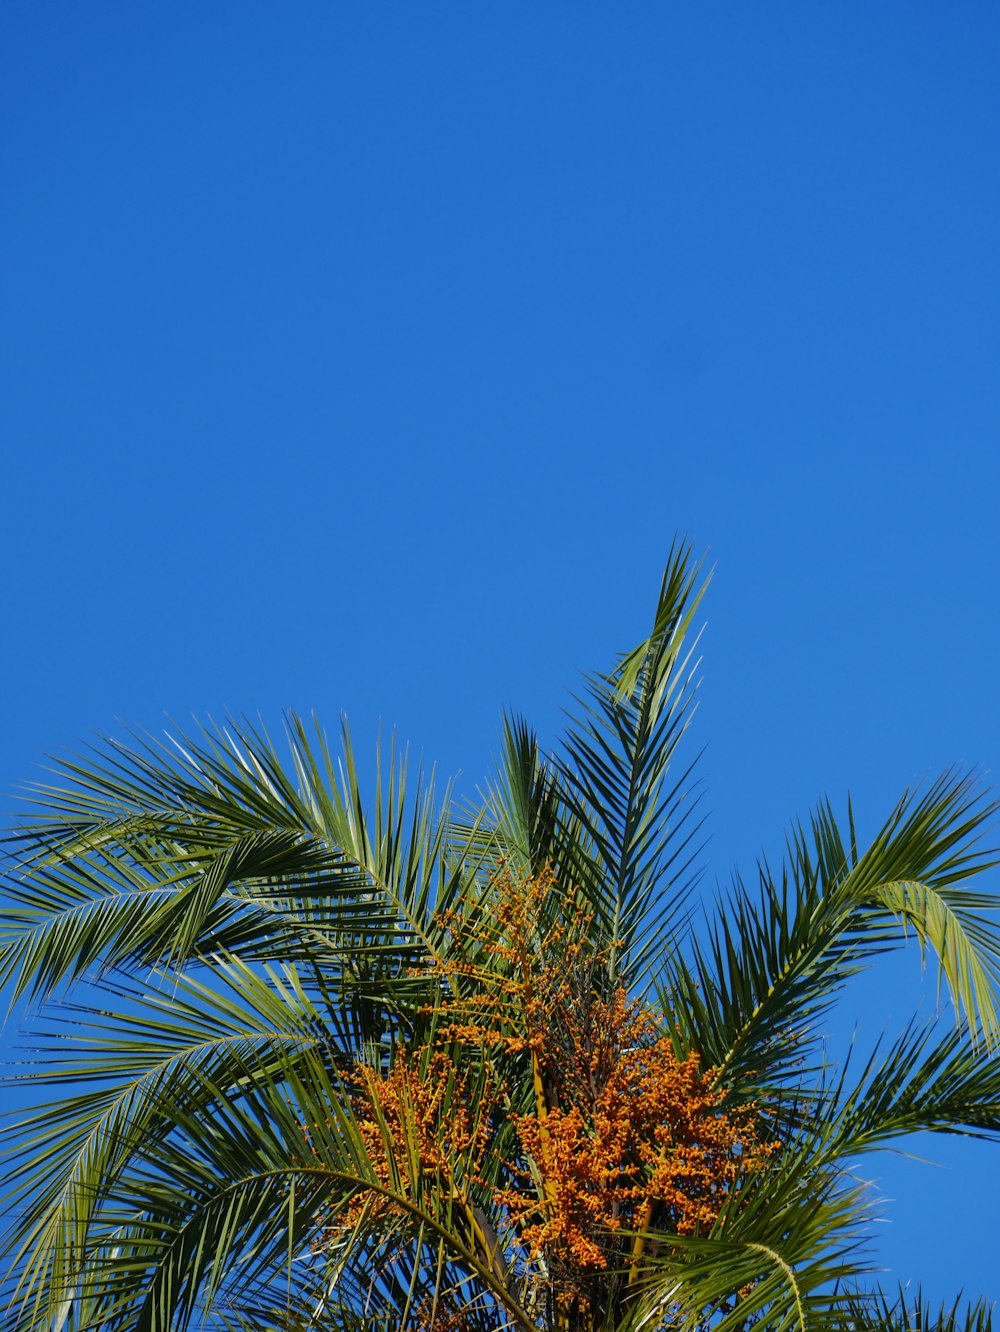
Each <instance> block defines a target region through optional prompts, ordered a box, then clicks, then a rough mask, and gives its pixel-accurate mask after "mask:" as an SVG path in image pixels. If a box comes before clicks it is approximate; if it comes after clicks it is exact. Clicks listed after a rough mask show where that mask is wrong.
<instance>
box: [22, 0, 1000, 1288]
mask: <svg viewBox="0 0 1000 1332" xmlns="http://www.w3.org/2000/svg"><path fill="white" fill-rule="evenodd" d="M998 43H1000V14H998V11H997V10H996V9H995V7H993V6H990V5H987V4H977V3H969V4H962V5H955V6H943V5H932V4H921V3H909V4H905V5H904V4H892V3H887V4H884V5H879V6H865V5H860V4H836V5H835V4H827V5H811V6H804V5H803V6H800V5H793V4H790V3H785V4H776V3H759V4H756V5H737V4H694V3H690V4H689V3H683V4H682V3H677V4H671V5H664V4H659V5H657V4H651V3H635V4H629V5H596V4H585V3H580V4H573V5H570V4H558V3H547V4H541V5H530V6H529V5H513V6H496V5H495V6H489V7H487V6H485V5H459V4H450V5H445V4H424V5H402V4H383V5H354V6H347V5H340V6H334V5H320V4H315V3H303V4H300V5H296V6H269V5H263V4H254V3H240V4H235V3H233V4H230V3H221V2H218V3H215V4H213V5H211V6H205V5H196V4H193V3H183V2H179V3H174V4H171V5H169V6H164V5H152V4H146V3H134V4H131V5H128V6H122V5H112V4H105V3H99V2H98V0H91V3H88V4H87V5H78V6H73V5H68V4H67V5H54V4H49V5H41V4H30V3H27V2H26V0H18V2H17V3H12V4H8V5H7V6H6V7H5V9H4V12H3V15H2V16H0V124H2V125H3V126H4V131H3V135H2V141H0V192H2V206H0V262H2V271H0V342H2V345H0V390H2V391H0V438H2V439H3V441H4V450H3V458H4V462H3V491H2V494H3V510H2V512H3V523H2V528H0V542H2V559H3V565H2V567H3V570H4V577H3V580H2V589H0V597H2V599H3V623H4V626H5V639H6V648H5V651H4V653H3V656H2V659H0V673H2V683H3V690H2V697H3V699H4V719H3V720H4V724H3V727H2V732H0V780H2V782H3V785H4V787H5V788H6V789H11V788H12V787H14V786H15V785H16V783H18V782H19V781H21V780H23V779H25V778H27V777H30V776H31V775H32V771H33V766H34V765H35V764H36V762H37V761H38V760H39V758H40V757H41V755H42V754H43V753H44V752H46V751H49V752H62V753H65V752H66V751H67V750H68V749H71V748H72V747H74V745H76V744H77V743H78V742H79V741H80V740H85V739H86V738H88V737H89V736H91V735H92V734H93V733H94V732H95V731H107V730H109V729H113V727H114V726H115V719H116V718H122V719H124V720H125V721H127V722H128V723H131V724H133V725H138V726H144V727H149V728H151V729H155V728H159V727H160V726H162V725H163V718H164V714H165V713H168V714H170V715H172V716H173V717H176V718H178V719H180V720H182V721H183V720H184V719H186V718H188V717H190V716H191V715H192V714H196V715H198V716H204V715H205V714H206V713H213V714H215V715H216V716H219V715H221V714H224V713H225V712H226V711H227V710H228V711H232V712H235V713H240V712H244V711H245V712H250V713H254V714H256V713H257V712H258V711H262V712H263V713H264V715H265V717H267V718H268V719H270V720H271V721H274V720H275V719H277V718H278V717H279V716H280V712H281V709H282V708H285V707H289V706H291V707H295V708H298V709H301V710H306V711H308V710H310V709H314V708H315V709H316V711H317V712H318V713H319V714H320V716H321V717H322V718H323V719H324V720H325V721H326V723H327V725H328V726H331V727H334V726H335V725H336V718H337V714H338V711H339V710H340V709H346V710H347V712H348V713H349V714H350V717H351V722H352V727H353V729H354V732H355V737H356V739H357V740H358V742H359V744H360V745H361V746H362V747H363V746H364V744H365V742H366V739H367V738H371V739H373V738H374V735H375V731H376V728H377V726H378V724H379V720H380V719H381V721H382V723H383V725H384V726H385V727H386V728H392V727H395V728H396V729H397V731H398V732H399V734H400V736H401V737H404V738H406V739H409V741H410V742H411V744H412V745H413V747H414V748H415V749H416V750H417V751H418V752H421V753H423V754H424V755H425V756H426V758H427V760H428V761H436V762H437V764H438V767H439V771H440V772H442V773H445V774H452V773H455V772H457V771H459V770H461V772H462V774H463V776H462V779H461V780H462V783H463V784H464V789H466V790H468V791H470V792H471V791H472V790H473V789H474V787H475V784H476V782H477V781H478V780H479V779H480V778H481V776H482V775H483V774H484V772H485V771H486V769H487V768H488V765H489V761H490V755H491V752H493V751H494V750H495V747H496V730H497V721H498V717H499V713H500V709H501V708H502V707H504V706H509V707H513V708H517V709H520V710H523V711H525V712H527V713H528V714H529V715H530V716H531V717H532V718H533V719H535V721H536V722H537V724H538V725H539V727H540V728H541V730H542V732H543V735H546V736H548V737H550V738H554V737H555V735H556V733H557V731H558V727H559V724H560V712H559V709H560V706H561V705H562V703H563V702H564V701H565V697H566V690H567V689H569V688H572V687H573V686H574V684H575V683H576V681H577V680H578V678H579V677H578V672H579V671H580V670H581V669H590V668H593V667H600V666H602V665H604V664H607V663H608V662H609V661H610V660H611V658H612V656H613V654H614V653H615V652H616V651H617V650H619V649H622V648H625V647H628V646H631V645H632V642H633V641H635V640H637V639H638V638H639V637H640V636H642V634H643V633H644V631H645V628H646V618H647V615H648V613H649V609H650V607H651V604H652V598H653V595H654V593H655V590H656V586H657V584H658V578H659V574H660V571H661V569H662V565H663V561H664V559H665V555H666V552H667V549H668V547H669V545H670V541H671V538H672V536H673V534H674V533H675V532H677V531H682V532H687V533H689V534H690V536H691V537H692V539H693V541H694V542H695V544H696V546H697V547H698V548H699V549H707V550H708V551H709V559H710V562H714V563H715V564H716V565H717V572H716V576H715V580H714V582H713V587H712V591H711V593H710V595H709V598H708V600H707V603H706V617H707V619H708V622H709V623H708V628H707V631H706V634H705V637H704V640H703V643H704V680H705V684H704V700H703V703H702V706H701V710H700V714H699V718H698V721H697V727H698V741H699V742H701V743H704V744H705V745H706V746H707V749H706V753H705V756H704V759H703V763H702V773H703V776H704V779H705V786H706V793H707V795H706V805H707V808H708V809H709V810H710V819H709V830H710V833H711V838H712V840H711V843H710V846H709V850H708V871H707V877H706V884H707V887H708V888H711V887H712V886H713V884H714V883H715V881H716V880H718V881H723V880H725V879H726V877H727V876H728V874H729V872H730V870H731V868H732V867H733V866H734V865H736V864H740V865H741V866H743V867H744V868H747V869H749V868H750V867H751V866H752V863H753V860H754V858H755V856H756V854H757V853H758V851H759V850H761V849H762V848H764V849H767V850H769V851H770V852H771V853H772V854H773V853H774V852H776V851H777V850H778V849H779V848H780V846H781V839H782V833H783V830H784V828H785V827H786V825H787V823H788V820H789V819H790V818H791V817H792V816H794V815H798V814H803V813H805V812H807V811H808V809H809V807H810V806H811V805H812V804H813V803H814V802H815V801H816V800H817V798H819V797H820V796H821V795H822V794H823V793H824V792H829V793H830V794H831V796H832V797H834V799H835V800H842V799H843V797H844V795H845V793H846V791H847V790H848V789H850V790H851V791H852V793H853V795H854V797H855V800H856V806H857V810H858V813H859V818H860V821H861V823H862V826H863V827H865V828H867V829H868V830H869V831H874V828H875V826H876V825H877V823H878V822H879V821H880V820H881V818H882V817H883V815H884V814H885V813H886V812H887V810H888V808H889V806H890V805H891V804H892V802H893V801H894V800H895V798H896V797H897V796H898V794H899V793H900V792H901V790H902V789H903V788H904V787H905V786H906V785H908V784H910V783H912V782H913V781H914V780H919V779H920V778H922V777H926V776H927V775H929V774H933V773H936V772H937V771H938V770H940V769H941V768H942V767H945V766H947V765H950V764H952V763H960V764H964V765H967V766H972V767H975V768H978V769H980V770H982V771H983V772H984V773H985V775H986V778H987V780H992V781H994V782H996V781H997V780H998V776H997V774H998V771H1000V717H998V709H997V703H996V695H997V689H996V679H997V670H996V660H997V649H998V645H1000V629H998V617H997V611H998V596H997V573H998V563H1000V536H998V523H997V517H998V514H997V505H998V500H997V497H998V489H1000V487H998V482H1000V462H998V445H1000V393H998V387H997V385H998V374H997V371H998V368H1000V367H998V362H1000V299H998V298H1000V245H998V243H997V237H998V236H1000V170H998V169H997V168H998V131H1000V81H998V80H997V77H996V52H997V50H998ZM907 962H908V964H909V965H908V966H905V967H903V968H898V967H896V968H893V969H892V970H890V971H889V973H888V976H887V978H886V979H885V980H883V981H882V982H877V981H876V982H872V983H870V984H868V985H866V986H865V988H864V989H863V990H862V991H860V992H859V994H858V996H857V1004H858V1005H859V1013H858V1016H859V1017H860V1018H861V1019H862V1020H863V1021H864V1022H865V1023H866V1024H867V1027H868V1029H869V1030H874V1031H876V1032H877V1031H878V1030H881V1027H882V1025H884V1024H885V1023H886V1022H889V1023H891V1022H892V1020H893V1019H894V1018H896V1019H898V1018H899V1017H900V1016H902V1015H903V1014H904V1013H905V1010H906V1005H907V1003H908V1002H909V1001H910V999H916V998H917V997H919V993H920V984H919V976H918V963H917V960H916V959H915V958H908V959H907ZM908 987H909V988H908ZM860 1010H863V1011H860ZM928 1152H929V1153H931V1154H933V1156H934V1158H935V1159H936V1160H938V1161H941V1162H944V1163H945V1168H943V1169H937V1168H934V1167H931V1166H909V1167H906V1168H904V1167H902V1166H899V1165H895V1164H891V1163H890V1164H887V1165H886V1166H885V1167H884V1168H883V1167H882V1166H881V1165H880V1166H879V1167H878V1171H877V1173H878V1174H879V1176H880V1179H881V1180H882V1185H883V1188H884V1189H885V1190H886V1191H887V1192H889V1193H891V1195H892V1196H893V1197H894V1198H895V1199H896V1200H897V1201H896V1203H895V1204H893V1205H892V1206H891V1207H890V1208H889V1211H888V1215H889V1216H890V1219H891V1224H890V1225H888V1226H886V1227H885V1228H884V1229H885V1233H884V1238H882V1239H881V1240H880V1245H881V1249H880V1251H881V1252H882V1254H883V1256H884V1260H885V1261H886V1263H887V1264H888V1265H890V1266H891V1267H892V1268H893V1269H894V1270H895V1271H896V1272H897V1273H898V1274H899V1275H900V1276H902V1277H904V1278H915V1279H919V1278H922V1279H923V1280H924V1281H925V1283H926V1284H927V1285H928V1286H929V1287H930V1288H931V1290H932V1291H933V1292H934V1293H935V1294H937V1293H940V1294H941V1295H944V1294H946V1293H948V1292H949V1291H950V1290H952V1289H953V1288H958V1287H959V1286H964V1287H965V1288H966V1289H967V1290H968V1291H969V1292H970V1293H984V1294H992V1295H994V1296H998V1297H1000V1288H998V1287H997V1284H996V1257H995V1234H996V1229H997V1226H998V1224H1000V1201H998V1200H1000V1155H998V1154H997V1152H996V1151H994V1150H991V1148H990V1147H989V1146H984V1145H981V1144H980V1145H973V1146H972V1147H968V1146H958V1147H956V1146H954V1145H949V1144H948V1143H945V1144H941V1143H939V1142H933V1143H931V1144H930V1145H929V1147H928Z"/></svg>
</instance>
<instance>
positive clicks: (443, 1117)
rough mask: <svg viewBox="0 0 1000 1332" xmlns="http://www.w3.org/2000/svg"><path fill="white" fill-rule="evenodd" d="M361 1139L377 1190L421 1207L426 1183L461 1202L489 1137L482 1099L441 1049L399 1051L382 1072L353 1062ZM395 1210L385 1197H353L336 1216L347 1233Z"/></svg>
mask: <svg viewBox="0 0 1000 1332" xmlns="http://www.w3.org/2000/svg"><path fill="white" fill-rule="evenodd" d="M350 1099H351V1106H352V1109H353V1111H354V1116H355V1121H356V1124H357V1127H358V1131H359V1134H360V1136H361V1139H362V1141H363V1143H364V1146H365V1150H366V1152H367V1154H368V1158H369V1160H370V1161H371V1163H372V1166H373V1168H374V1174H375V1176H376V1178H377V1179H378V1182H379V1184H381V1185H382V1187H383V1188H385V1189H390V1190H393V1191H399V1190H400V1189H402V1191H403V1193H404V1195H405V1196H406V1197H407V1198H408V1199H409V1200H411V1201H413V1202H414V1203H417V1204H418V1205H419V1203H420V1200H421V1192H422V1190H423V1189H424V1188H425V1187H426V1185H427V1184H428V1183H431V1184H432V1185H433V1187H435V1188H436V1189H441V1188H444V1189H445V1190H447V1196H452V1194H454V1195H455V1196H456V1197H459V1196H464V1193H465V1192H467V1190H468V1188H469V1186H470V1185H472V1184H478V1183H480V1182H481V1173H480V1172H481V1166H482V1161H483V1157H484V1155H485V1152H486V1147H487V1143H488V1140H489V1133H490V1113H489V1111H490V1107H489V1104H488V1096H483V1095H478V1096H473V1095H471V1094H470V1092H469V1087H468V1084H467V1081H466V1079H465V1078H464V1077H463V1076H462V1074H461V1073H460V1072H459V1070H458V1069H457V1067H456V1066H455V1063H454V1061H453V1060H452V1059H451V1058H450V1056H449V1055H448V1054H447V1053H445V1052H444V1051H442V1050H428V1051H424V1052H422V1056H421V1055H420V1054H410V1053H408V1052H407V1051H406V1050H405V1049H400V1050H399V1051H398V1052H397V1054H396V1057H395V1059H394V1061H393V1063H392V1067H391V1068H390V1069H389V1070H388V1072H387V1073H384V1074H383V1073H382V1072H380V1071H379V1070H378V1069H375V1068H372V1067H370V1066H369V1065H366V1064H359V1065H358V1066H357V1070H356V1083H355V1085H354V1087H353V1088H352V1089H351V1092H350ZM393 1210H396V1209H395V1208H394V1205H393V1204H392V1202H391V1201H390V1200H389V1199H388V1198H386V1197H385V1196H383V1195H373V1194H370V1193H365V1194H359V1195H358V1196H357V1197H356V1198H355V1199H354V1201H353V1202H352V1203H351V1204H350V1206H349V1207H348V1208H347V1209H346V1210H345V1211H344V1212H342V1213H341V1215H340V1216H339V1218H338V1224H339V1225H340V1226H350V1227H353V1226H354V1225H355V1224H356V1223H357V1222H358V1221H359V1220H360V1219H361V1217H362V1216H365V1217H366V1218H368V1219H371V1218H373V1217H376V1216H379V1215H382V1214H385V1213H386V1212H387V1211H393Z"/></svg>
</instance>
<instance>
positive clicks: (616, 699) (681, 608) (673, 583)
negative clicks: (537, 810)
mask: <svg viewBox="0 0 1000 1332" xmlns="http://www.w3.org/2000/svg"><path fill="white" fill-rule="evenodd" d="M701 570H702V564H701V563H700V562H699V563H697V564H695V563H694V562H693V561H692V557H691V547H690V545H687V546H685V545H681V544H679V543H675V545H674V546H673V547H672V549H671V552H670V556H669V559H668V561H667V567H666V570H665V572H664V575H663V581H662V583H661V586H660V594H659V597H658V598H657V603H656V611H655V614H654V617H653V626H652V630H651V632H650V634H649V636H648V637H647V638H645V639H643V641H642V642H641V643H639V644H638V645H637V646H636V647H634V648H633V649H632V650H631V652H627V653H625V655H624V656H623V657H622V658H621V659H620V661H619V662H618V664H617V666H616V667H615V668H614V670H612V671H611V672H610V674H606V675H605V674H598V675H593V676H590V677H589V678H588V680H587V692H586V695H585V696H584V698H582V699H580V700H579V703H580V705H581V709H582V710H581V712H580V713H579V715H578V716H576V717H575V718H572V719H571V724H570V728H569V731H568V733H567V736H566V739H565V757H564V758H563V760H562V762H561V764H560V770H561V774H562V777H563V780H564V784H565V786H566V789H567V793H568V795H567V800H568V803H569V804H570V805H571V806H572V808H573V809H574V812H575V813H576V815H577V817H578V818H579V821H580V823H581V824H582V825H583V828H584V829H585V831H586V834H587V836H588V837H589V838H590V839H591V840H592V842H593V844H594V847H595V850H596V859H597V862H598V866H599V870H600V881H599V882H595V883H593V884H591V885H589V888H590V891H591V893H592V895H593V897H594V899H595V901H594V905H595V908H596V910H597V921H598V923H599V925H600V927H602V928H603V930H605V931H606V933H607V937H608V939H609V941H611V962H610V967H611V973H612V975H613V976H614V975H615V974H618V973H621V974H622V975H623V976H624V975H625V974H626V973H627V974H629V975H632V976H637V975H638V974H640V973H641V972H642V970H643V969H644V968H645V967H646V966H648V965H649V963H650V961H651V959H652V956H653V953H654V949H655V948H656V947H657V944H658V943H659V942H660V941H661V940H662V938H663V936H664V935H665V934H667V933H669V929H670V926H671V924H673V923H675V917H676V912H677V909H678V907H679V905H680V904H681V902H682V901H683V898H684V896H685V895H686V891H687V890H688V888H689V887H690V886H691V867H692V862H693V859H694V856H695V855H696V854H697V847H696V846H693V845H692V843H693V838H694V835H695V833H696V831H697V825H695V826H692V818H691V816H692V813H693V810H694V807H695V804H696V801H695V799H694V798H693V795H692V790H691V766H690V765H688V766H687V767H685V768H684V769H683V770H682V771H681V772H680V773H679V774H675V773H674V772H673V771H672V761H673V759H674V756H675V753H676V751H677V747H678V744H679V743H680V740H681V737H682V736H683V734H684V732H685V730H686V729H687V726H688V723H689V721H690V719H691V713H692V711H693V708H694V701H695V691H696V689H697V679H696V671H697V667H698V661H697V659H696V658H695V655H694V654H695V651H696V648H697V643H698V636H697V635H696V636H695V637H694V639H693V640H692V638H691V628H692V624H693V621H694V616H695V613H696V611H697V609H698V606H699V604H700V602H701V599H702V597H703V595H704V593H705V590H706V588H707V586H708V582H709V578H710V577H711V575H708V576H707V577H706V578H705V579H704V581H702V582H701V583H699V578H700V576H701Z"/></svg>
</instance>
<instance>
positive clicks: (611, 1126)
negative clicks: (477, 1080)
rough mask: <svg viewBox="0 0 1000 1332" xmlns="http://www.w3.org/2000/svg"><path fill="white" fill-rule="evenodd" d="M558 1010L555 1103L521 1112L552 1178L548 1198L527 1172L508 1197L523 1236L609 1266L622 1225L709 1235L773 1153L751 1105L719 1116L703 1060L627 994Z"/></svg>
mask: <svg viewBox="0 0 1000 1332" xmlns="http://www.w3.org/2000/svg"><path fill="white" fill-rule="evenodd" d="M560 1017H561V1023H560V1025H561V1026H562V1027H563V1030H562V1032H561V1033H560V1035H561V1041H559V1042H558V1044H561V1046H562V1050H561V1054H562V1056H563V1057H562V1059H561V1060H560V1062H559V1063H558V1064H557V1065H552V1066H551V1067H550V1068H547V1069H546V1073H547V1077H546V1084H547V1087H548V1088H549V1089H550V1091H549V1097H548V1099H549V1100H550V1101H551V1104H549V1105H548V1106H547V1108H546V1111H545V1114H544V1115H543V1116H541V1115H537V1114H536V1115H522V1116H515V1117H514V1120H515V1123H516V1126H517V1130H518V1135H519V1138H520V1142H521V1146H522V1148H523V1150H524V1153H525V1155H526V1157H528V1158H530V1159H531V1160H532V1161H533V1162H534V1163H535V1165H536V1167H537V1169H538V1172H539V1173H540V1175H541V1176H542V1178H543V1179H544V1181H545V1196H544V1198H543V1199H542V1200H539V1199H537V1198H535V1197H532V1196H531V1194H530V1192H529V1191H528V1190H527V1189H526V1188H525V1187H524V1186H525V1185H526V1184H527V1182H528V1181H527V1177H526V1176H522V1184H521V1187H516V1188H513V1189H509V1190H506V1191H505V1192H504V1193H503V1196H502V1201H503V1203H504V1205H505V1206H506V1207H507V1208H508V1210H509V1212H510V1215H511V1217H512V1218H514V1219H515V1221H517V1222H518V1223H519V1231H520V1237H521V1241H522V1243H523V1244H524V1245H525V1246H526V1247H527V1248H528V1249H529V1250H530V1252H531V1253H532V1254H533V1255H541V1254H545V1255H549V1256H558V1257H559V1258H560V1259H561V1260H562V1262H563V1263H565V1264H568V1265H569V1266H570V1267H571V1268H574V1269H576V1270H578V1271H581V1270H584V1269H588V1268H589V1269H601V1268H605V1267H606V1266H607V1265H608V1261H609V1259H610V1258H611V1257H612V1256H613V1255H614V1254H615V1252H616V1243H615V1240H614V1235H615V1232H617V1231H619V1230H622V1229H624V1230H637V1229H644V1228H645V1227H646V1226H648V1225H649V1224H650V1222H652V1223H654V1224H655V1225H656V1226H657V1227H658V1228H660V1229H664V1230H668V1231H670V1232H671V1233H673V1234H677V1235H693V1234H696V1233H701V1234H705V1233H707V1232H708V1230H709V1229H710V1228H711V1227H712V1225H713V1224H714V1222H715V1221H716V1219H717V1218H718V1216H719V1213H720V1211H721V1210H722V1208H723V1206H724V1205H725V1202H726V1199H727V1196H728V1194H729V1192H730V1190H731V1189H732V1188H733V1186H734V1185H735V1184H736V1183H738V1181H739V1179H740V1178H741V1177H742V1175H743V1174H744V1173H745V1172H746V1171H747V1170H748V1169H754V1168H756V1167H757V1166H758V1165H759V1164H760V1163H761V1161H762V1160H763V1159H764V1158H765V1157H766V1155H767V1154H768V1151H769V1148H766V1147H764V1146H763V1145H762V1144H761V1143H760V1142H759V1140H758V1137H757V1135H756V1132H755V1130H754V1127H753V1123H752V1117H751V1114H750V1112H748V1111H741V1112H738V1113H736V1114H724V1113H722V1112H721V1110H720V1108H719V1107H720V1102H721V1097H720V1095H719V1094H718V1093H717V1092H716V1091H714V1090H713V1089H712V1087H711V1083H710V1080H709V1077H708V1076H707V1075H706V1074H705V1073H703V1072H702V1071H701V1070H700V1068H699V1061H698V1056H697V1055H696V1054H694V1053H691V1054H689V1055H687V1057H685V1058H679V1057H678V1056H677V1055H676V1054H675V1052H674V1048H673V1044H672V1042H671V1040H670V1037H669V1036H667V1035H662V1034H657V1033H658V1031H659V1027H658V1024H657V1022H656V1021H655V1019H654V1016H653V1014H652V1013H651V1012H650V1011H649V1010H648V1009H645V1008H643V1007H642V1006H640V1005H638V1004H635V1003H630V1002H629V1001H628V1000H627V998H626V996H625V994H624V992H623V991H622V990H620V989H618V990H616V991H615V992H614V993H613V995H612V997H611V999H610V1000H608V1001H603V1000H600V999H597V1000H595V1001H594V1002H593V1003H592V1004H591V1005H590V1006H589V1011H587V1012H586V1013H585V1014H583V1015H580V1014H576V1013H573V1012H572V1011H567V1012H563V1013H562V1014H561V1015H560ZM552 1034H553V1036H555V1034H556V1033H552ZM553 1044H554V1045H555V1044H557V1042H556V1041H553Z"/></svg>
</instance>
